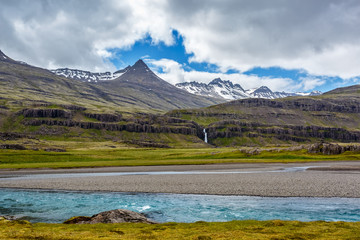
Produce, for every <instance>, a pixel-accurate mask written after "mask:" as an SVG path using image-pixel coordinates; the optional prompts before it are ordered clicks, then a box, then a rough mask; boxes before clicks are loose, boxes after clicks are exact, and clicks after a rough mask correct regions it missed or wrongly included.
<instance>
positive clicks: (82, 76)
mask: <svg viewBox="0 0 360 240" xmlns="http://www.w3.org/2000/svg"><path fill="white" fill-rule="evenodd" d="M129 68H130V66H128V67H126V68H125V69H121V70H118V71H116V72H114V73H111V72H103V73H93V72H90V71H83V70H78V69H70V68H59V69H54V70H50V71H51V72H53V73H55V74H56V75H58V76H63V77H66V78H72V79H76V80H80V81H83V82H93V83H96V82H98V81H107V80H114V79H116V78H118V77H120V76H121V75H123V74H124V73H125V72H127V71H128V70H129Z"/></svg>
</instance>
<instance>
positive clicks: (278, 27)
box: [0, 0, 360, 87]
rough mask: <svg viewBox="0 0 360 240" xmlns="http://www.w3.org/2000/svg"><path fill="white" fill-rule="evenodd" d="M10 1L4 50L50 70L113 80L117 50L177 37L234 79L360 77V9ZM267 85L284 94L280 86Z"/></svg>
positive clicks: (263, 0) (309, 2)
mask: <svg viewBox="0 0 360 240" xmlns="http://www.w3.org/2000/svg"><path fill="white" fill-rule="evenodd" d="M0 1H1V9H0V29H1V32H2V36H1V38H2V39H1V42H0V49H2V50H3V51H4V52H5V53H6V54H8V55H9V56H11V57H13V58H15V59H21V60H24V61H26V62H29V63H32V64H34V65H38V66H42V67H50V66H52V67H55V66H57V67H65V66H67V67H77V68H82V69H86V70H93V69H104V70H111V69H113V68H114V66H112V65H111V64H110V63H109V62H108V61H106V60H104V59H106V58H108V57H109V56H110V55H111V53H110V52H109V51H108V50H107V49H109V48H121V49H131V47H132V45H133V44H134V43H135V42H136V41H138V40H141V39H143V38H144V37H145V36H148V35H149V36H151V38H152V41H153V44H157V43H159V42H164V43H165V44H166V45H171V44H173V43H174V39H173V36H172V30H173V29H176V30H177V31H178V32H179V33H180V34H181V35H182V36H183V37H184V47H185V49H186V51H187V52H188V53H192V54H193V56H192V57H191V59H190V61H196V62H208V63H212V64H216V65H218V66H219V68H220V70H222V71H224V72H225V71H226V70H227V69H229V68H232V69H238V70H241V71H245V70H248V69H250V68H253V67H255V66H260V67H270V66H280V67H284V68H290V69H293V68H296V69H305V70H306V71H308V72H309V74H311V75H332V76H340V77H342V78H352V77H355V76H359V75H360V68H359V66H360V57H359V56H360V44H359V39H360V31H359V30H358V28H359V24H360V2H359V1H354V0H343V1H338V0H322V1H314V0H302V1H283V0H273V1H268V0H257V1H247V0H224V1H215V0H196V1H194V0H171V1H167V0H149V1H146V0H138V1H133V0H123V1H117V0H78V1H70V0H64V1H58V0H44V1H32V0H18V1H6V0H0ZM144 54H146V53H144ZM168 64H170V63H168ZM168 67H169V68H170V67H171V69H172V70H171V71H169V72H168V74H170V73H171V74H172V76H173V77H174V78H175V79H176V80H174V79H171V80H170V81H171V82H175V81H180V80H182V77H183V76H185V77H184V79H190V78H191V79H193V78H195V76H196V77H200V78H201V77H202V76H203V75H202V74H199V73H194V72H190V73H188V74H187V73H185V74H183V72H182V70H181V69H182V68H181V66H180V67H178V69H177V70H176V68H177V66H176V64H175V65H172V66H170V65H169V66H168ZM190 75H191V76H194V77H190ZM210 75H211V74H210ZM169 76H170V75H169ZM186 76H187V77H186ZM230 77H231V76H230ZM241 77H244V79H245V78H246V77H245V76H241ZM247 77H248V78H251V79H252V78H254V77H249V76H247ZM179 79H180V80H179ZM251 79H249V80H248V81H249V82H251V81H252V80H251ZM239 81H240V80H239ZM261 81H262V82H264V83H265V82H266V83H267V82H269V83H271V84H273V85H274V87H276V83H274V82H273V81H274V80H273V79H263V80H261ZM278 81H279V82H280V83H281V84H284V82H283V80H282V79H279V80H278ZM249 82H247V83H244V84H248V85H249V86H250V85H252V84H251V83H249ZM286 86H287V85H286ZM304 86H305V85H304Z"/></svg>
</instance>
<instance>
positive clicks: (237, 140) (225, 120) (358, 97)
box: [167, 85, 360, 146]
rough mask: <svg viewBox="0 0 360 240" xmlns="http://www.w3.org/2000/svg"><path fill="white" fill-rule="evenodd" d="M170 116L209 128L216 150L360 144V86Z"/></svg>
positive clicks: (239, 102) (244, 101)
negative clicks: (240, 146)
mask: <svg viewBox="0 0 360 240" xmlns="http://www.w3.org/2000/svg"><path fill="white" fill-rule="evenodd" d="M261 90H262V91H263V92H264V93H266V92H269V90H268V89H266V88H262V89H261ZM167 115H168V116H171V117H176V118H182V119H187V120H193V121H195V122H197V123H198V124H199V125H203V126H205V129H206V132H207V137H208V141H209V143H210V144H213V145H216V146H237V145H246V146H259V145H260V146H261V145H276V144H284V143H285V144H291V143H311V142H314V141H320V140H322V141H335V142H336V141H337V142H359V141H360V120H359V119H360V85H355V86H350V87H345V88H339V89H335V90H333V91H330V92H327V93H324V94H322V95H320V96H293V97H287V98H278V99H263V98H248V99H239V100H234V101H230V102H227V103H223V104H219V105H214V106H210V107H206V108H199V109H191V110H173V111H171V112H169V113H167Z"/></svg>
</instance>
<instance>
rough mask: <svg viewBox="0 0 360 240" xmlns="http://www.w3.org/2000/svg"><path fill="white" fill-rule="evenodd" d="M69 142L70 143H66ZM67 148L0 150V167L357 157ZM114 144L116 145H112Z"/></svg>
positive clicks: (348, 156) (352, 157) (221, 150)
mask: <svg viewBox="0 0 360 240" xmlns="http://www.w3.org/2000/svg"><path fill="white" fill-rule="evenodd" d="M68 144H71V143H68ZM73 145H74V147H76V146H77V147H78V148H76V149H69V150H68V151H67V152H45V151H32V150H22V151H21V150H0V168H13V169H19V168H72V167H101V166H149V165H181V164H182V165H183V164H192V165H194V164H216V163H275V162H277V163H290V162H312V161H344V160H346V161H354V160H360V154H359V153H351V152H346V153H344V154H341V155H319V154H309V153H307V152H306V151H305V150H297V151H289V150H286V149H284V150H281V149H268V150H266V151H262V152H261V153H260V154H255V155H252V154H248V153H246V152H247V151H249V149H243V150H242V151H240V150H239V149H237V148H216V149H214V148H199V149H152V148H141V149H139V148H128V147H124V146H121V145H116V144H115V145H114V143H112V142H103V143H101V145H98V144H94V143H88V145H85V146H84V145H83V143H81V144H79V145H77V144H76V143H73ZM114 147H115V148H114Z"/></svg>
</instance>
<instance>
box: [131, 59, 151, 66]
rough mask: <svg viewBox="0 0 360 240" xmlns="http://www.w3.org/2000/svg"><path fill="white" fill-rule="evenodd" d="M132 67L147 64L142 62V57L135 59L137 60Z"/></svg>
mask: <svg viewBox="0 0 360 240" xmlns="http://www.w3.org/2000/svg"><path fill="white" fill-rule="evenodd" d="M132 67H133V68H138V67H146V68H148V66H147V65H146V63H144V61H143V60H142V59H139V60H137V62H136V63H135V64H134V65H133V66H132Z"/></svg>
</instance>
